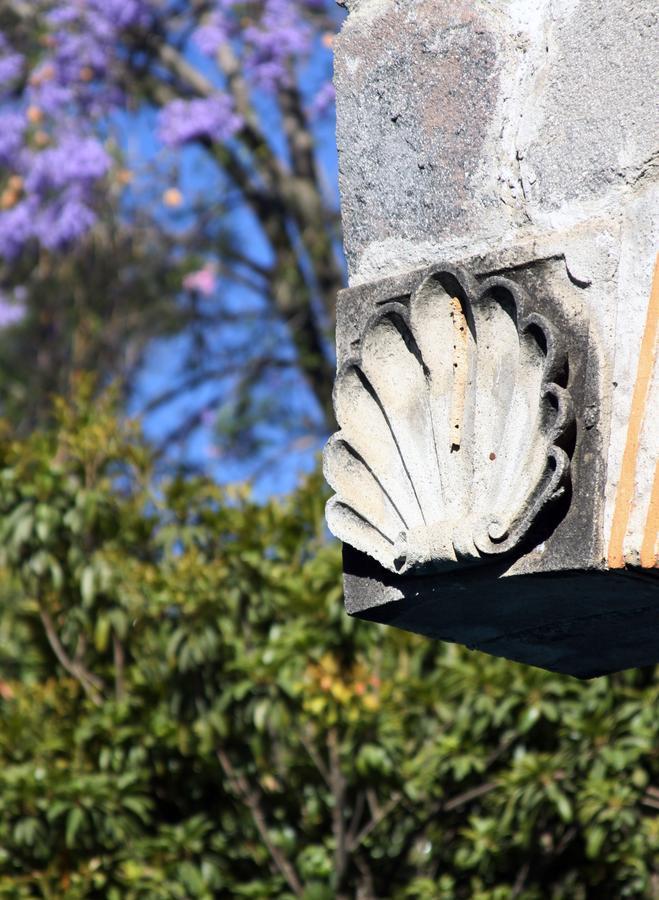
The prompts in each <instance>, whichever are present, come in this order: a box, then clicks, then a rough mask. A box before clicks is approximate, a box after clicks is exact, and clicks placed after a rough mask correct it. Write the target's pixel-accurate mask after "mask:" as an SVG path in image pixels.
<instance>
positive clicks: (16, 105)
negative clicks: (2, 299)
mask: <svg viewBox="0 0 659 900" xmlns="http://www.w3.org/2000/svg"><path fill="white" fill-rule="evenodd" d="M35 5H39V6H41V7H43V22H44V24H45V25H46V27H47V29H48V30H47V33H46V34H45V35H44V37H43V41H42V46H43V47H44V48H45V49H44V50H43V51H42V52H41V53H40V54H39V57H38V59H37V61H36V62H35V63H34V64H33V68H32V70H31V71H29V72H26V61H25V58H24V56H23V55H22V54H20V53H18V52H16V51H15V49H14V48H12V47H11V46H10V44H9V41H8V40H7V38H6V36H5V35H3V34H2V33H0V167H1V168H0V257H4V258H5V259H13V258H15V257H17V256H19V255H20V253H21V252H22V251H23V249H24V248H25V246H26V244H28V243H30V242H32V241H36V242H38V243H39V244H40V245H41V246H43V247H45V248H46V249H49V250H62V249H64V248H66V247H68V246H69V245H71V244H72V243H74V242H75V241H77V240H78V239H79V238H80V237H82V236H83V235H84V234H85V233H86V232H87V231H88V230H89V229H90V228H91V227H92V225H93V224H94V222H95V220H96V215H95V213H94V203H93V201H94V196H95V192H96V189H97V187H98V184H99V182H100V180H101V179H103V178H104V177H105V175H106V174H107V173H108V171H109V168H110V158H109V156H108V154H107V153H106V151H105V150H104V149H103V146H102V144H101V143H100V142H99V141H98V140H97V139H96V138H94V137H92V136H91V134H92V133H93V128H94V125H95V123H96V122H97V121H98V119H99V117H102V116H104V115H106V114H107V113H108V112H109V111H110V110H111V109H112V108H113V107H114V106H116V105H117V103H118V102H120V100H121V92H120V91H119V89H118V87H117V85H116V83H115V80H114V78H113V70H114V66H115V63H116V60H117V58H116V54H117V52H118V48H119V47H120V45H121V42H120V37H121V33H122V32H123V31H125V30H126V29H131V28H145V27H148V26H149V25H150V24H151V23H152V20H153V16H154V9H155V7H154V6H153V0H35ZM24 75H27V76H28V78H27V84H26V88H25V90H24V91H23V93H22V96H21V97H20V100H19V99H17V98H16V97H11V95H10V94H9V91H10V90H11V89H12V88H13V87H15V85H16V82H17V81H18V79H19V78H20V77H22V76H24Z"/></svg>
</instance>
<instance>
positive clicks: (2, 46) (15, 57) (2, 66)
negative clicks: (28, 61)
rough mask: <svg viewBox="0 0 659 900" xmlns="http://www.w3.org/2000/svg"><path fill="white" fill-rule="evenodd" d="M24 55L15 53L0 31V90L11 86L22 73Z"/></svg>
mask: <svg viewBox="0 0 659 900" xmlns="http://www.w3.org/2000/svg"><path fill="white" fill-rule="evenodd" d="M24 67H25V57H24V56H23V54H22V53H17V52H16V51H15V50H14V49H13V47H11V45H10V44H9V42H8V41H7V38H6V37H5V36H4V35H3V34H2V33H1V32H0V91H4V90H6V89H7V88H9V87H12V86H13V84H14V82H16V81H17V79H18V78H20V76H21V75H22V74H23V69H24Z"/></svg>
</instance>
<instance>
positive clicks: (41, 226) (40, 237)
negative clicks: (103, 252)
mask: <svg viewBox="0 0 659 900" xmlns="http://www.w3.org/2000/svg"><path fill="white" fill-rule="evenodd" d="M13 149H14V150H15V151H16V147H14V148H13ZM5 160H6V162H5V165H7V164H8V163H9V165H10V168H11V171H12V175H11V176H10V179H9V181H8V186H7V187H6V188H5V191H4V192H3V194H2V195H1V196H0V205H2V206H4V207H5V208H3V209H2V210H0V256H1V257H4V258H5V259H9V260H11V259H14V258H15V257H16V256H18V255H19V254H20V253H21V251H22V250H23V249H24V247H25V245H26V244H27V243H29V242H30V241H33V240H35V241H37V242H38V243H40V244H41V245H42V246H43V247H45V248H46V249H48V250H63V249H65V248H66V247H68V246H69V245H70V244H72V243H74V242H75V241H76V240H78V239H79V238H80V237H82V235H84V234H85V233H86V232H87V231H88V230H89V229H90V228H91V226H92V225H93V224H94V222H95V220H96V217H95V214H94V212H93V206H92V202H93V198H94V193H95V190H96V187H97V184H98V182H99V180H100V179H101V178H103V177H104V176H105V175H106V174H107V172H108V170H109V168H110V158H109V156H108V155H107V153H106V152H105V150H104V149H103V147H102V145H101V144H100V143H99V142H98V141H97V140H96V139H95V138H91V137H84V136H79V137H76V136H74V135H71V134H70V135H67V136H64V137H62V138H61V140H60V141H59V143H57V144H55V145H53V146H51V147H49V148H48V149H46V150H42V151H33V150H31V149H29V148H26V147H23V146H19V147H18V150H17V152H14V153H13V154H10V155H9V158H8V159H7V157H5Z"/></svg>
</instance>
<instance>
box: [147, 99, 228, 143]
mask: <svg viewBox="0 0 659 900" xmlns="http://www.w3.org/2000/svg"><path fill="white" fill-rule="evenodd" d="M158 125H159V127H158V133H159V136H160V139H161V141H162V142H163V144H166V145H167V146H168V147H181V146H182V145H183V144H186V143H187V142H188V141H194V140H198V139H200V138H210V139H211V140H216V141H225V140H228V139H229V138H231V137H233V135H234V134H235V133H236V132H237V131H239V130H240V129H241V128H242V125H243V120H242V119H241V117H240V116H239V115H238V114H237V113H236V112H235V110H234V108H233V103H232V101H231V98H230V97H229V96H228V95H227V94H221V93H218V94H216V95H214V96H213V97H208V98H207V99H202V100H173V101H172V102H171V103H169V104H167V106H165V107H163V109H162V111H161V113H160V117H159V123H158Z"/></svg>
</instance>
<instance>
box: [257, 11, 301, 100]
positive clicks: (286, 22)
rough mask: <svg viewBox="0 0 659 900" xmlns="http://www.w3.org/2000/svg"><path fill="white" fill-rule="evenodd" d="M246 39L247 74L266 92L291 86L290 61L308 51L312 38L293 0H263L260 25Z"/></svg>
mask: <svg viewBox="0 0 659 900" xmlns="http://www.w3.org/2000/svg"><path fill="white" fill-rule="evenodd" d="M243 36H244V40H245V44H246V48H247V52H246V55H245V71H246V72H247V74H248V75H250V76H251V78H252V81H253V82H254V83H255V84H256V85H257V86H258V87H260V88H262V89H264V90H267V91H274V90H276V89H277V88H278V87H281V86H283V85H285V84H287V83H288V81H289V80H290V77H291V72H290V63H291V60H292V59H294V58H295V57H297V56H301V55H304V54H306V53H308V52H309V49H310V47H311V37H312V35H311V29H310V28H309V26H308V25H307V24H306V22H305V21H304V19H303V17H302V16H301V15H300V11H299V9H298V7H297V4H296V3H294V2H293V0H264V4H263V13H262V16H261V20H260V22H259V24H258V25H249V26H248V27H247V28H245V30H244V32H243Z"/></svg>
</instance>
